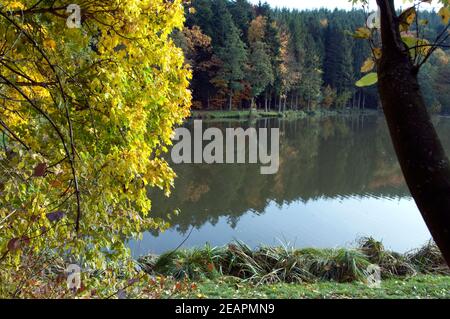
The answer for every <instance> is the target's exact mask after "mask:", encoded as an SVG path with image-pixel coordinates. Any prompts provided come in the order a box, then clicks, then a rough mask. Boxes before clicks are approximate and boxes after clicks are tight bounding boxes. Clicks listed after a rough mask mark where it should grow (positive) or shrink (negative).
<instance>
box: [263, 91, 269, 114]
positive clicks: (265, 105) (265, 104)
mask: <svg viewBox="0 0 450 319" xmlns="http://www.w3.org/2000/svg"><path fill="white" fill-rule="evenodd" d="M267 102H268V101H267V92H266V95H265V97H264V109H265V110H266V112H267V111H268V109H267Z"/></svg>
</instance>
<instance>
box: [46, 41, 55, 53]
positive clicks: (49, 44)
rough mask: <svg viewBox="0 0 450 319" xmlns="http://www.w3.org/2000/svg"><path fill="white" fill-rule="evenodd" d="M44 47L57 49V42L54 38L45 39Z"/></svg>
mask: <svg viewBox="0 0 450 319" xmlns="http://www.w3.org/2000/svg"><path fill="white" fill-rule="evenodd" d="M44 47H45V48H48V49H52V50H55V49H56V42H55V40H53V39H45V40H44Z"/></svg>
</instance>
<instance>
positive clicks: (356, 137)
mask: <svg viewBox="0 0 450 319" xmlns="http://www.w3.org/2000/svg"><path fill="white" fill-rule="evenodd" d="M435 125H436V126H437V128H438V131H439V133H440V135H441V138H442V139H443V142H444V144H445V145H446V146H448V147H447V149H450V140H449V138H450V134H448V133H450V119H448V118H436V119H435ZM211 126H214V127H219V128H222V129H225V128H227V127H237V126H241V127H244V128H245V127H248V126H254V127H256V128H259V127H267V128H272V127H279V128H280V131H281V139H280V143H281V145H280V170H279V172H278V173H277V174H276V175H261V174H260V170H259V167H260V165H258V164H256V165H248V164H235V165H227V164H224V165H207V164H188V165H186V164H183V165H174V166H173V167H174V169H175V171H176V172H177V174H178V178H177V180H176V183H175V186H176V188H175V190H174V192H173V194H172V197H171V198H170V199H167V198H165V197H164V196H162V194H160V193H158V192H156V193H155V192H152V194H151V196H152V199H153V206H154V211H155V212H154V213H153V214H154V215H153V216H156V217H163V218H165V216H166V215H167V214H168V213H170V212H173V211H174V210H176V209H178V210H180V214H179V215H178V216H172V220H171V224H172V225H173V228H172V229H170V230H169V231H167V232H166V233H164V234H156V233H147V234H146V235H145V236H144V239H143V240H142V241H139V242H132V243H131V247H132V249H133V253H134V254H135V255H141V254H145V253H149V252H152V253H161V252H164V251H167V250H170V249H173V248H175V247H177V246H178V244H179V243H180V242H182V241H183V239H184V238H185V236H186V235H187V234H188V233H189V231H190V229H191V227H194V230H193V232H192V234H191V236H190V237H189V239H188V240H187V241H186V243H185V246H186V247H190V246H199V245H203V244H205V243H206V242H208V243H210V244H212V245H223V244H226V243H228V242H230V241H231V240H233V239H239V240H243V241H245V242H246V243H248V244H250V245H252V246H257V245H259V244H268V245H273V244H278V243H279V241H280V240H281V241H285V242H286V241H288V242H290V243H292V244H295V245H296V246H298V247H306V246H314V247H334V246H342V245H350V244H351V243H352V242H353V241H354V240H355V239H356V238H357V237H358V236H365V235H371V236H374V237H375V238H377V239H382V240H383V241H384V242H385V244H386V245H387V246H388V247H390V248H392V249H395V250H398V251H405V250H408V249H411V248H415V247H418V246H420V245H421V244H422V243H424V242H425V241H426V240H428V239H429V238H430V235H429V232H428V230H427V229H426V227H425V225H424V223H423V221H422V218H421V216H420V214H419V212H418V210H417V208H416V206H415V204H414V202H413V201H412V200H411V198H410V194H409V192H408V189H407V187H406V185H405V183H404V180H403V176H402V174H401V171H400V168H399V165H398V162H397V160H396V157H395V154H394V151H393V148H392V144H391V141H390V138H389V135H388V132H387V127H386V124H385V121H384V118H383V117H381V116H356V117H355V116H353V117H350V116H348V117H344V116H340V117H328V118H322V119H312V118H309V119H301V120H280V119H270V120H269V119H267V120H258V121H255V122H251V123H248V122H233V121H227V122H213V123H208V124H207V125H206V124H204V129H206V128H208V127H211ZM187 127H192V124H187Z"/></svg>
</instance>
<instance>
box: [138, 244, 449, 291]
mask: <svg viewBox="0 0 450 319" xmlns="http://www.w3.org/2000/svg"><path fill="white" fill-rule="evenodd" d="M139 264H140V266H141V267H142V268H143V269H144V271H146V272H147V273H151V274H159V275H164V276H170V277H174V278H176V279H178V280H181V279H186V278H189V279H191V280H203V279H215V278H219V277H223V276H231V277H234V278H239V279H241V280H243V282H247V283H252V284H256V285H264V284H278V283H314V282H339V283H349V282H362V283H366V282H367V278H368V272H367V270H368V267H369V266H370V265H378V266H379V267H380V269H381V276H382V278H383V279H388V278H404V277H412V276H416V275H418V274H434V275H450V269H449V268H448V266H447V265H446V263H445V261H444V259H443V257H442V255H441V253H440V251H439V250H438V249H437V247H436V245H435V244H434V243H431V242H430V243H428V244H427V245H426V246H424V247H422V248H421V249H418V250H416V251H412V252H409V253H406V254H403V255H402V254H398V253H395V252H391V251H387V250H386V249H385V248H384V246H383V244H382V243H381V242H377V241H375V240H374V239H372V238H364V239H361V240H360V244H359V247H358V248H355V249H343V248H340V249H312V248H310V249H300V250H298V249H294V248H291V247H288V246H284V247H276V248H274V247H262V248H259V249H257V250H252V249H251V248H250V247H248V246H247V245H245V244H243V243H241V242H236V243H233V244H230V245H228V246H226V247H218V248H212V247H210V246H206V247H205V248H202V249H192V250H180V251H176V252H170V253H167V254H164V255H161V256H159V257H157V256H146V257H142V258H140V259H139Z"/></svg>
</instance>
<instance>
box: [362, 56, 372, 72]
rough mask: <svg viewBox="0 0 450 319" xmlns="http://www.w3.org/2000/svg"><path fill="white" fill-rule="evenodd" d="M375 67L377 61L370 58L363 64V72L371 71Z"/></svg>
mask: <svg viewBox="0 0 450 319" xmlns="http://www.w3.org/2000/svg"><path fill="white" fill-rule="evenodd" d="M374 67H375V62H374V61H373V59H372V58H368V59H367V60H366V61H365V62H364V64H363V66H362V67H361V72H362V73H367V72H369V71H372V70H373V68H374Z"/></svg>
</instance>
